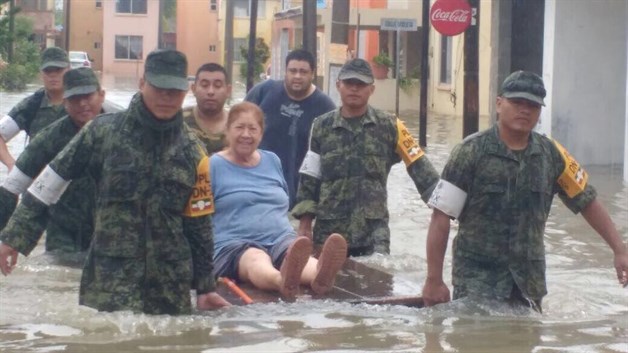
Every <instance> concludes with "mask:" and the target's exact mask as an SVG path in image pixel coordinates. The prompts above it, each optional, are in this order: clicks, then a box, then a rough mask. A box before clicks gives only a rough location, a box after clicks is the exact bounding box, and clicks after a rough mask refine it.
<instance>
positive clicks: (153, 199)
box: [1, 93, 215, 314]
mask: <svg viewBox="0 0 628 353" xmlns="http://www.w3.org/2000/svg"><path fill="white" fill-rule="evenodd" d="M204 161H205V165H204V166H203V164H202V162H204ZM206 161H207V156H206V155H205V153H204V152H203V150H202V147H200V145H199V142H198V140H197V139H196V138H195V137H194V135H193V134H192V132H191V131H189V130H188V129H187V127H186V126H185V124H183V119H182V116H181V113H179V114H177V115H176V117H175V118H174V119H172V120H169V121H159V120H158V119H157V118H155V117H153V116H152V115H151V113H150V112H149V111H148V110H147V109H146V107H145V105H144V103H143V101H142V97H141V94H139V93H138V94H136V96H135V97H134V98H133V99H132V101H131V103H130V105H129V109H128V110H127V111H125V112H120V113H116V114H105V115H100V116H99V117H97V118H96V119H95V120H93V121H92V122H90V123H88V124H87V125H86V126H85V127H84V128H83V129H81V131H80V132H79V133H78V134H77V135H76V137H75V138H74V139H72V141H70V143H69V144H68V145H67V146H66V147H65V148H64V150H63V151H61V153H59V154H58V155H57V157H55V159H54V160H53V161H52V162H51V163H50V165H49V166H50V168H51V169H52V171H53V172H54V173H56V174H58V176H59V177H60V178H62V179H63V180H72V179H76V178H78V177H80V176H82V175H84V174H86V173H87V174H89V175H91V177H93V178H94V180H95V183H96V208H95V210H94V214H95V216H94V236H93V240H92V245H91V247H90V249H89V251H88V255H87V260H86V263H85V266H84V269H83V275H82V279H81V288H80V297H79V302H80V303H81V304H83V305H87V306H90V307H94V308H96V309H98V310H104V311H116V310H132V311H135V312H145V313H149V314H181V313H189V312H190V311H191V303H190V289H192V288H195V289H196V291H197V293H199V294H203V293H207V292H210V291H213V290H214V288H215V282H214V279H213V277H212V270H213V268H212V267H213V266H212V256H213V240H212V226H211V218H210V217H211V216H210V215H209V213H208V212H201V211H199V210H198V207H197V209H196V210H195V209H194V206H195V204H191V200H193V196H194V195H196V194H197V193H199V192H201V193H202V191H203V190H204V189H205V188H207V189H209V188H210V186H209V181H208V178H209V176H208V165H207V164H206V163H207V162H206ZM38 181H39V178H38V179H37V180H35V182H34V183H33V186H31V188H30V189H29V192H28V193H27V194H25V196H24V198H23V201H22V202H21V203H20V205H19V206H18V208H17V210H16V211H15V214H14V216H13V217H12V218H11V220H10V221H9V224H8V225H7V227H6V228H5V229H4V231H3V232H2V233H1V238H2V240H3V241H5V242H6V243H7V244H8V245H10V246H12V247H13V248H15V249H16V250H18V251H20V252H21V253H23V254H28V252H29V251H30V250H31V249H32V247H33V240H34V238H35V236H34V235H35V234H39V233H40V232H41V230H42V229H43V226H44V224H45V218H46V209H47V207H46V205H45V204H44V203H43V202H41V201H39V200H38V199H37V198H36V197H35V196H33V194H32V192H33V191H31V190H34V191H36V190H37V189H38V188H40V187H41V186H42V185H41V184H38ZM201 187H202V188H201ZM190 209H191V211H190Z"/></svg>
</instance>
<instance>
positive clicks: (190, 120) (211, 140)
mask: <svg viewBox="0 0 628 353" xmlns="http://www.w3.org/2000/svg"><path fill="white" fill-rule="evenodd" d="M183 121H184V122H185V123H186V124H187V125H188V127H189V128H190V129H191V130H192V131H193V132H194V134H195V135H196V137H197V138H198V139H199V140H201V142H202V143H203V146H205V149H206V151H207V153H208V154H210V155H212V154H214V153H216V152H220V151H222V150H223V149H224V148H225V134H224V133H222V134H209V133H206V132H205V131H203V129H201V127H200V126H198V124H197V123H196V119H194V107H188V108H185V109H183Z"/></svg>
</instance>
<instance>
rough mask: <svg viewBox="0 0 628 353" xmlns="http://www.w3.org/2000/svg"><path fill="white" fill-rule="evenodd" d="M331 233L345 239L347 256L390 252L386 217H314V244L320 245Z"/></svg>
mask: <svg viewBox="0 0 628 353" xmlns="http://www.w3.org/2000/svg"><path fill="white" fill-rule="evenodd" d="M331 233H339V234H340V235H342V236H343V237H344V238H345V239H346V240H347V245H348V255H349V256H364V255H370V254H373V253H380V254H389V253H390V228H389V227H388V219H366V218H362V217H354V218H353V219H349V218H341V219H316V224H315V225H314V237H313V238H314V245H317V246H320V245H322V244H323V243H324V242H325V240H327V237H328V236H329V235H330V234H331Z"/></svg>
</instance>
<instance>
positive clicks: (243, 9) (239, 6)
mask: <svg viewBox="0 0 628 353" xmlns="http://www.w3.org/2000/svg"><path fill="white" fill-rule="evenodd" d="M231 1H233V15H234V16H235V17H249V14H250V13H251V0H231ZM265 10H266V4H265V1H264V0H258V1H257V18H263V17H264V11H265Z"/></svg>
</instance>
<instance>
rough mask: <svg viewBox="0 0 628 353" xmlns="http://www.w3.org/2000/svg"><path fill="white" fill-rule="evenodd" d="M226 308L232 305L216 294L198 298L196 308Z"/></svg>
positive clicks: (211, 293)
mask: <svg viewBox="0 0 628 353" xmlns="http://www.w3.org/2000/svg"><path fill="white" fill-rule="evenodd" d="M226 306H231V304H230V303H229V302H228V301H226V300H225V299H224V298H223V297H221V296H220V294H218V293H216V292H209V293H205V294H200V295H197V296H196V307H197V308H198V309H199V310H214V309H220V308H223V307H226Z"/></svg>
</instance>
